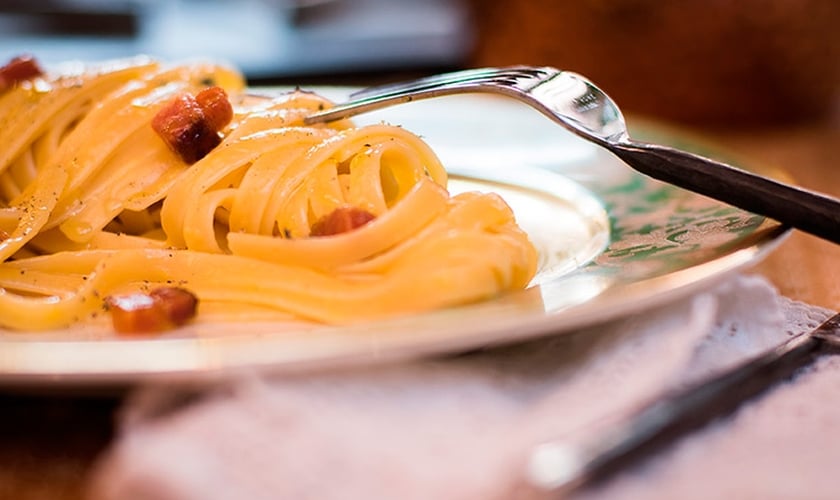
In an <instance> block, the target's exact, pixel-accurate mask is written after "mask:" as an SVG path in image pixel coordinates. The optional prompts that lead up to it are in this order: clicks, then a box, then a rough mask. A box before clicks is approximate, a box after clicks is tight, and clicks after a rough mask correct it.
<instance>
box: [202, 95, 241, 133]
mask: <svg viewBox="0 0 840 500" xmlns="http://www.w3.org/2000/svg"><path fill="white" fill-rule="evenodd" d="M195 101H196V102H197V103H198V106H199V107H200V108H201V111H202V112H203V113H204V118H205V119H206V120H207V124H208V125H209V126H210V128H212V129H213V130H215V131H217V132H218V131H220V130H222V129H223V128H225V126H226V125H227V124H228V123H230V121H231V120H232V119H233V106H231V105H230V100H229V99H228V96H227V93H226V92H225V91H224V89H222V88H221V87H208V88H206V89H204V90H202V91H201V92H199V93H198V94H196V95H195Z"/></svg>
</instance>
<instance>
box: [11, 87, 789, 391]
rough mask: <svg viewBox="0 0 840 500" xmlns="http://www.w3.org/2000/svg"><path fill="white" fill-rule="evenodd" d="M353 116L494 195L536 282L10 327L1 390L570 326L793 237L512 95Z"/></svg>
mask: <svg viewBox="0 0 840 500" xmlns="http://www.w3.org/2000/svg"><path fill="white" fill-rule="evenodd" d="M318 90H319V91H320V92H323V93H328V94H330V93H333V94H334V93H336V92H340V91H338V90H336V89H318ZM356 121H357V122H359V123H375V122H379V121H386V122H390V123H394V124H400V125H403V126H405V127H406V128H407V129H409V130H412V131H414V132H417V133H419V134H420V135H421V136H423V137H424V138H425V139H426V140H427V141H428V142H429V143H430V144H431V145H432V147H433V148H434V149H435V150H436V151H437V152H438V154H439V155H440V157H441V159H442V160H443V161H444V164H446V165H447V167H448V168H449V170H450V172H451V173H452V174H453V179H452V185H451V187H452V189H453V190H456V191H457V190H463V189H485V190H495V191H498V192H500V193H501V194H502V195H503V196H504V197H505V199H506V200H507V201H508V203H510V204H511V206H512V207H513V209H514V211H515V213H516V215H517V218H518V220H519V222H520V224H522V226H523V227H524V228H525V229H526V230H527V231H528V232H529V235H530V236H531V237H532V239H533V240H534V241H535V243H536V244H537V246H538V248H539V249H540V253H541V265H540V271H539V273H538V275H537V277H536V278H535V280H534V283H533V285H532V286H531V287H530V288H528V289H527V290H525V291H522V292H519V293H512V294H510V295H507V296H505V297H502V298H499V299H497V300H494V301H489V302H485V303H480V304H474V305H469V306H464V307H458V308H451V309H446V310H441V311H436V312H432V313H427V314H421V315H412V316H405V317H401V318H398V319H393V320H388V321H381V322H375V323H369V324H364V325H356V326H352V327H307V328H303V329H302V328H292V329H290V328H288V326H287V325H278V324H270V323H241V324H217V325H201V324H197V325H193V326H190V327H187V328H185V329H183V330H180V331H178V332H177V333H175V334H172V335H167V336H163V337H159V338H140V339H133V338H126V339H116V338H112V337H111V338H102V337H101V336H100V335H95V334H94V335H92V334H91V332H89V331H86V330H85V329H84V328H81V329H74V330H68V331H62V332H52V333H46V334H35V333H32V334H27V333H24V334H21V333H14V334H9V333H0V383H3V384H6V385H17V386H41V387H43V386H48V387H70V386H79V385H92V386H111V385H125V384H132V383H136V382H140V381H144V380H148V379H160V378H167V379H172V380H176V379H177V380H179V381H183V382H196V381H197V382H205V381H209V380H213V379H216V378H218V377H223V376H227V375H230V374H231V373H235V372H239V371H247V370H256V369H259V370H270V371H275V372H283V371H295V370H303V369H313V368H318V367H325V366H339V365H354V364H370V363H379V362H385V361H398V360H402V359H408V358H414V357H420V356H426V355H432V354H444V353H453V352H458V351H460V350H464V349H474V348H480V347H484V346H488V345H495V344H499V343H505V342H515V341H520V340H524V339H529V338H534V337H537V336H540V335H548V334H560V333H563V332H568V331H571V330H574V329H576V328H580V327H583V326H587V325H593V324H595V323H597V322H601V321H606V320H609V319H613V318H616V317H618V316H621V315H626V314H630V313H634V312H639V311H643V310H644V309H645V308H647V307H651V306H653V305H657V304H663V303H666V302H668V301H670V300H675V299H677V298H680V297H683V296H685V295H686V294H688V293H691V292H694V291H697V290H699V289H701V288H702V287H705V286H708V285H709V284H711V283H713V282H714V281H715V280H717V279H719V278H721V277H722V276H723V275H725V274H726V273H728V272H731V271H733V270H735V269H739V268H741V267H742V266H744V265H746V264H748V263H751V262H754V261H755V260H756V259H757V258H758V257H760V256H762V255H763V254H764V253H765V252H766V251H768V250H769V249H770V248H772V247H773V246H774V244H775V243H776V242H778V241H779V239H780V237H781V236H782V235H784V234H785V230H784V228H782V227H781V226H779V225H778V224H776V223H775V222H772V221H768V220H765V219H763V218H762V217H758V216H755V215H752V214H749V213H746V212H743V211H740V210H737V209H734V208H731V207H728V206H724V205H721V204H719V203H717V202H714V201H711V200H709V199H707V198H704V197H702V196H698V195H694V194H692V193H688V192H685V191H683V190H680V189H677V188H673V187H670V186H666V185H663V184H660V183H657V182H654V181H651V180H649V179H647V178H644V177H643V176H641V175H639V174H637V173H635V172H634V171H633V170H631V169H630V168H628V167H627V166H626V165H624V164H623V163H621V162H620V161H619V160H617V159H616V158H614V157H612V156H611V155H609V154H608V153H606V152H604V151H603V150H600V149H598V148H596V147H595V146H593V145H591V144H589V143H586V142H584V141H582V140H580V139H578V138H576V137H574V136H572V135H571V134H569V133H567V132H566V131H564V130H563V129H562V128H560V127H559V126H556V125H554V124H552V123H551V122H549V121H548V120H547V119H546V118H545V117H543V116H542V115H539V114H538V113H537V112H536V111H534V110H532V109H530V108H526V107H525V106H524V105H521V104H519V103H517V102H515V101H512V100H509V99H505V98H498V97H493V96H453V97H446V98H441V99H436V100H429V101H422V102H417V103H413V104H410V105H403V106H398V107H394V108H391V109H389V110H386V111H382V112H377V113H375V114H370V115H366V116H364V117H359V118H357V119H356ZM633 132H634V135H636V136H638V135H640V131H639V130H634V131H633ZM642 132H644V131H642ZM657 140H659V141H660V142H671V143H673V142H674V141H681V140H683V139H682V138H681V137H680V136H678V135H672V134H666V135H665V136H660V137H658V138H657ZM680 146H682V147H692V146H694V149H696V145H695V144H688V145H686V144H685V143H683V144H680ZM97 337H98V338H97Z"/></svg>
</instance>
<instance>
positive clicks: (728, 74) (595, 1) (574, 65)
mask: <svg viewBox="0 0 840 500" xmlns="http://www.w3.org/2000/svg"><path fill="white" fill-rule="evenodd" d="M23 52H26V53H31V54H34V55H35V56H36V57H38V58H39V59H40V60H41V61H43V62H44V63H46V64H49V63H53V62H57V61H64V60H68V59H83V60H100V59H108V58H114V57H123V56H128V55H135V54H140V53H143V54H150V55H153V56H157V57H160V58H163V59H167V60H177V59H184V58H190V57H209V58H214V59H221V60H226V61H229V62H230V63H232V64H235V65H236V66H238V67H239V68H240V69H241V70H242V71H244V72H245V74H246V75H247V76H248V78H249V79H250V80H251V82H253V83H254V84H271V83H290V82H293V83H313V82H317V83H321V82H325V81H326V82H359V83H367V82H369V81H375V80H376V79H379V80H381V79H398V78H403V77H409V76H414V75H416V74H425V73H432V72H438V71H445V70H449V69H454V68H462V67H471V66H487V65H508V64H533V65H552V66H557V67H560V68H564V69H570V70H573V71H577V72H579V73H582V74H584V75H586V76H588V77H589V78H590V79H592V80H593V81H595V82H596V83H597V84H598V85H599V86H601V87H602V88H603V89H604V90H605V91H607V93H608V94H610V95H611V96H612V97H614V98H615V99H616V100H617V101H618V103H619V105H621V106H622V108H624V109H625V110H627V111H631V112H638V113H642V114H650V115H655V116H657V117H660V118H664V119H669V120H673V121H680V122H686V123H720V122H728V123H756V122H760V123H768V122H791V121H799V120H814V119H831V118H830V117H835V116H837V114H838V113H837V109H838V106H839V105H838V102H840V1H838V0H740V1H736V0H683V1H680V2H668V1H663V0H577V1H572V0H569V1H562V0H560V1H557V0H509V1H505V0H238V1H237V0H43V1H37V0H0V59H3V60H8V59H10V58H11V57H13V56H15V55H18V54H20V53H23Z"/></svg>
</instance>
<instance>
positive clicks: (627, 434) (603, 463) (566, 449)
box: [526, 313, 840, 495]
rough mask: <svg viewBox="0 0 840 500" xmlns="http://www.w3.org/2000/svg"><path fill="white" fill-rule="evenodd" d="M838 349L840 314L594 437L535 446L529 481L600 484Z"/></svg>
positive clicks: (552, 485)
mask: <svg viewBox="0 0 840 500" xmlns="http://www.w3.org/2000/svg"><path fill="white" fill-rule="evenodd" d="M838 349H840V313H837V314H835V315H834V316H832V317H830V318H828V319H827V320H825V321H824V322H823V323H822V324H820V325H819V326H818V327H817V328H816V329H814V330H812V331H809V332H805V333H802V334H799V335H797V336H795V337H793V338H791V339H790V340H788V341H787V342H785V343H784V344H781V345H779V346H778V347H776V348H773V349H770V350H769V351H766V352H764V353H762V354H759V355H757V356H755V357H753V358H750V359H749V360H748V361H746V362H743V363H741V364H738V365H736V366H734V367H733V368H730V369H728V370H724V371H723V372H721V373H719V374H717V375H714V376H712V377H711V378H708V379H705V380H702V381H700V382H698V383H696V384H694V385H691V386H688V387H686V388H684V389H680V390H678V391H674V392H672V393H669V394H666V395H665V396H664V397H662V398H659V399H657V400H656V401H653V402H652V403H649V404H647V405H645V406H643V407H642V408H640V409H639V410H638V411H636V412H634V413H632V414H631V415H630V416H629V417H627V418H624V419H622V420H621V421H620V422H619V423H618V424H616V425H614V426H612V427H610V428H609V429H607V431H605V432H603V433H599V435H598V436H597V437H594V438H592V439H590V440H584V441H583V442H581V441H579V440H577V441H572V440H557V441H551V442H546V443H543V444H541V445H539V446H537V447H536V448H535V450H534V451H533V453H532V454H531V455H530V457H529V461H528V464H527V469H526V477H527V479H528V482H529V483H530V484H531V485H532V486H534V487H536V488H537V489H539V490H543V491H549V492H552V493H556V494H558V495H561V494H569V493H572V492H573V491H576V490H580V489H583V488H586V487H589V486H592V485H594V484H596V483H599V482H601V481H603V480H604V479H607V478H608V477H610V476H611V475H612V474H614V473H615V472H617V471H619V470H622V469H623V468H624V467H626V466H628V465H631V464H632V463H633V462H634V461H637V460H641V459H643V458H644V457H645V455H647V454H650V453H651V452H653V451H655V450H656V449H658V448H660V447H662V446H663V445H665V444H667V443H670V442H673V440H674V439H676V438H678V437H679V436H680V435H683V434H685V433H687V432H689V431H691V430H694V429H697V428H699V427H701V426H703V425H704V424H706V423H708V422H709V421H711V420H713V419H716V418H720V417H723V416H726V415H728V414H731V413H732V412H733V411H734V410H736V409H737V408H738V407H739V406H740V405H741V404H742V403H744V402H746V401H748V400H749V399H751V398H754V397H756V396H758V395H759V394H761V393H763V392H764V391H766V390H767V389H769V388H770V387H772V386H773V385H774V384H775V383H777V382H780V381H782V380H784V379H787V378H790V377H791V376H792V375H793V374H794V372H796V371H797V370H798V369H800V368H803V367H805V366H807V365H808V364H810V363H811V362H812V361H813V360H814V359H815V358H816V357H817V356H818V355H820V354H823V353H826V352H831V351H832V350H838Z"/></svg>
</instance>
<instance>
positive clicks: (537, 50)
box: [471, 0, 840, 124]
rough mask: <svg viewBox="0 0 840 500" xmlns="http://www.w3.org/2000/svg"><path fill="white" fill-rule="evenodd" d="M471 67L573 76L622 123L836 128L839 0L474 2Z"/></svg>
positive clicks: (839, 73) (839, 82) (839, 72)
mask: <svg viewBox="0 0 840 500" xmlns="http://www.w3.org/2000/svg"><path fill="white" fill-rule="evenodd" d="M472 6H473V10H474V12H475V16H476V22H477V25H478V33H479V36H478V40H479V41H478V47H477V48H476V51H475V54H474V57H473V59H472V60H471V65H473V66H487V65H508V64H534V65H551V66H556V67H559V68H562V69H567V70H572V71H576V72H578V73H582V74H584V75H586V76H587V77H589V78H590V79H591V80H593V81H594V82H596V83H597V84H598V85H599V86H600V87H601V88H602V89H603V90H604V91H606V92H607V93H608V94H609V95H610V96H611V97H613V98H614V99H615V100H616V101H617V102H618V104H619V106H621V107H622V109H625V110H627V111H632V112H637V113H643V114H648V115H653V116H656V117H660V118H666V119H672V120H677V121H683V122H690V123H718V124H720V123H724V124H725V123H732V124H736V123H738V124H744V123H770V122H781V121H795V120H811V119H819V118H823V117H827V116H832V115H833V113H835V112H836V108H837V106H838V105H840V2H838V1H837V0H769V1H766V0H739V1H736V0H686V1H680V2H666V1H659V0H580V1H560V2H557V1H553V0H515V1H506V2H497V1H495V0H472Z"/></svg>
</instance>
